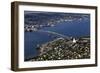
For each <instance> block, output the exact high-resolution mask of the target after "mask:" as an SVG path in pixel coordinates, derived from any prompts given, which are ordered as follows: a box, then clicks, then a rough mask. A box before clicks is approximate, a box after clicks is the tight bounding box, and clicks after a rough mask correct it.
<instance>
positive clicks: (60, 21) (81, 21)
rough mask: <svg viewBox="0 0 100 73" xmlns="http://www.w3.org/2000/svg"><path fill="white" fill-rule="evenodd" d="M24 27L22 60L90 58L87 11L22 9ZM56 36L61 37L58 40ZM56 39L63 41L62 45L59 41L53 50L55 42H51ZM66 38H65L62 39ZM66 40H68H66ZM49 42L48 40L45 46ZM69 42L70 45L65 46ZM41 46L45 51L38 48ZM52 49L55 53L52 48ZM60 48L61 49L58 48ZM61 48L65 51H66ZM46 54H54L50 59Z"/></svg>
mask: <svg viewBox="0 0 100 73" xmlns="http://www.w3.org/2000/svg"><path fill="white" fill-rule="evenodd" d="M24 29H25V35H24V41H25V43H24V47H25V50H24V52H25V53H24V57H25V61H41V60H43V61H44V60H60V59H61V60H62V59H86V58H90V15H89V14H78V13H77V14H75V13H56V12H34V11H33V12H29V11H25V26H24ZM59 38H62V39H60V40H57V39H59ZM73 39H75V41H76V42H73ZM83 39H84V40H83ZM55 40H57V42H60V41H63V42H62V45H59V44H58V49H57V50H55V48H57V46H56V45H57V43H56V42H53V41H55ZM66 40H67V42H65V41H66ZM84 41H85V42H84ZM50 42H53V43H50ZM69 42H71V43H70V44H69ZM79 42H81V43H79ZM48 43H50V44H49V45H48V46H47V44H48ZM45 44H46V45H45ZM54 44H55V45H54ZM84 44H85V45H84ZM44 45H45V47H44ZM52 45H53V46H54V47H53V46H52ZM63 45H65V46H63ZM71 45H73V46H72V47H68V46H71ZM59 46H60V49H59ZM61 46H62V47H61ZM75 46H76V47H75ZM47 47H49V48H47ZM50 48H52V49H50ZM71 48H74V49H71ZM41 49H42V50H45V49H46V51H41ZM54 50H55V52H57V53H54V52H52V51H54ZM59 50H61V51H60V52H59ZM65 50H66V51H65ZM82 50H83V52H82ZM63 51H65V52H66V54H65V53H64V52H63ZM77 51H78V52H77ZM44 52H45V53H44ZM59 53H61V54H60V57H57V58H55V56H56V55H58V56H59ZM74 53H76V54H74ZM48 54H49V55H51V57H52V56H53V58H51V59H50V57H49V56H48ZM70 55H73V56H70ZM75 55H76V56H75ZM44 56H45V58H44ZM62 56H66V57H62ZM47 57H49V58H47ZM43 58H44V59H43Z"/></svg>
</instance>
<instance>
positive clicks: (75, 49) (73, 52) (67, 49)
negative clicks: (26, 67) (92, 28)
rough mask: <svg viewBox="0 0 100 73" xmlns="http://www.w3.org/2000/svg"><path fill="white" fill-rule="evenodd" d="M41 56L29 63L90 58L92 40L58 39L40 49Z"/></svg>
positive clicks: (83, 38) (85, 38) (82, 38)
mask: <svg viewBox="0 0 100 73" xmlns="http://www.w3.org/2000/svg"><path fill="white" fill-rule="evenodd" d="M38 50H39V52H40V54H39V55H38V56H36V57H33V58H31V59H28V60H27V61H46V60H68V59H88V58H90V38H89V37H81V38H78V39H76V42H73V39H72V40H68V39H65V38H57V39H55V40H53V41H51V42H47V43H45V44H42V45H41V46H39V47H38Z"/></svg>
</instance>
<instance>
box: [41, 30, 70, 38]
mask: <svg viewBox="0 0 100 73" xmlns="http://www.w3.org/2000/svg"><path fill="white" fill-rule="evenodd" d="M39 32H47V33H50V34H54V35H58V36H61V37H63V38H67V39H68V40H70V38H69V37H67V36H66V35H63V34H60V33H57V32H53V31H44V30H39Z"/></svg>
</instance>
